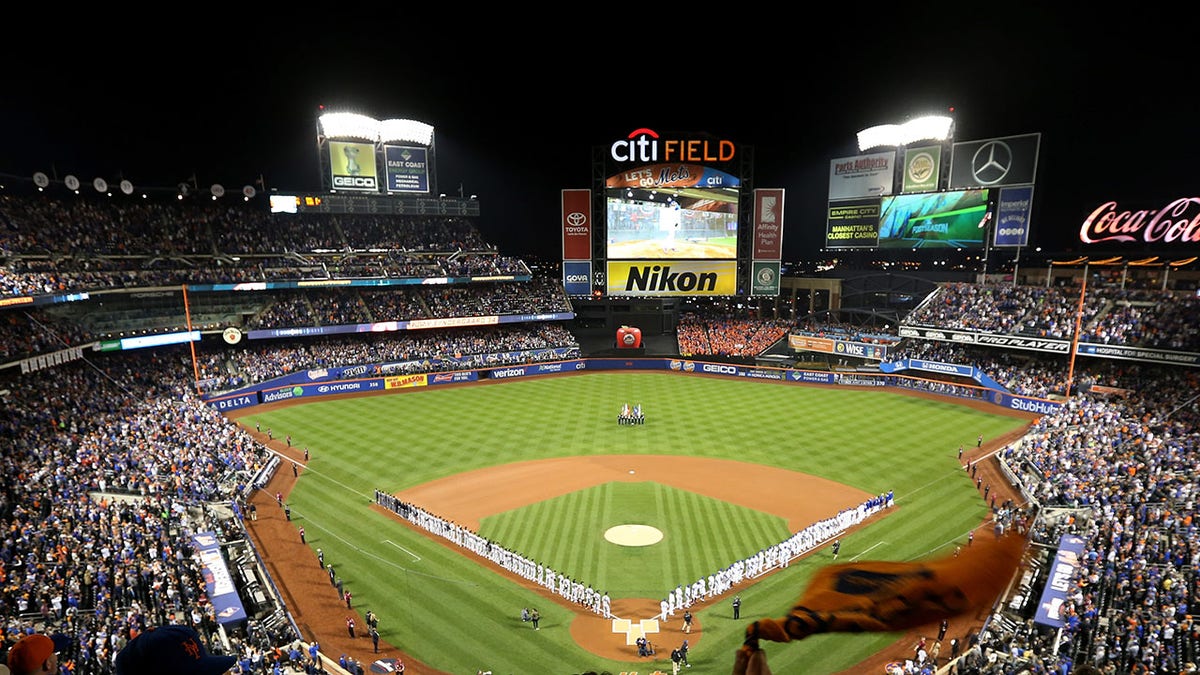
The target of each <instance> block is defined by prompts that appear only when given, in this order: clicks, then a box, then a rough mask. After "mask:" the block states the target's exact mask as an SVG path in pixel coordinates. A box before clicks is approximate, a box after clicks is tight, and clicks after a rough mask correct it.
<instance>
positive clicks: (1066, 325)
mask: <svg viewBox="0 0 1200 675" xmlns="http://www.w3.org/2000/svg"><path fill="white" fill-rule="evenodd" d="M1079 295H1080V289H1079V288H1078V287H1066V288H1060V287H1057V286H1045V287H1044V286H1014V285H1010V284H969V283H948V284H944V285H942V286H941V287H939V288H938V289H937V290H936V291H934V293H932V294H931V295H930V296H929V297H928V298H926V299H925V301H923V302H922V303H921V304H920V305H919V306H918V307H917V308H916V309H914V310H913V311H912V312H910V313H909V314H908V316H907V317H906V318H905V323H906V324H909V325H915V326H929V327H935V328H946V329H952V330H969V331H979V332H986V333H999V334H1009V335H1024V336H1030V337H1042V338H1053V339H1059V340H1067V339H1071V338H1072V337H1074V335H1075V332H1076V330H1075V326H1076V324H1077V323H1078V324H1079V340H1080V341H1081V342H1092V343H1098V344H1119V345H1124V346H1129V347H1146V348H1153V349H1169V350H1173V351H1187V352H1196V351H1200V322H1197V321H1196V320H1195V318H1196V317H1197V316H1200V297H1198V296H1197V295H1196V294H1195V293H1194V292H1185V291H1162V290H1159V291H1154V290H1141V289H1122V288H1120V287H1112V286H1103V285H1098V286H1094V287H1093V286H1089V287H1088V288H1087V290H1086V292H1085V293H1084V297H1083V304H1082V307H1081V306H1080V303H1079Z"/></svg>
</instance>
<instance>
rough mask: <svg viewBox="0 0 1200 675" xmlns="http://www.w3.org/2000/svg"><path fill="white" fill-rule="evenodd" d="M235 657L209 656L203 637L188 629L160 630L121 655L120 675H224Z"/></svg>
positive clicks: (139, 639) (143, 636)
mask: <svg viewBox="0 0 1200 675" xmlns="http://www.w3.org/2000/svg"><path fill="white" fill-rule="evenodd" d="M235 663H237V657H234V656H209V655H208V650H207V649H205V648H204V643H203V642H202V641H201V640H200V635H199V634H197V633H196V631H194V630H192V629H191V628H189V627H187V626H174V625H168V626H159V627H157V628H151V629H149V630H147V631H146V632H144V633H142V634H140V635H138V636H137V637H135V638H133V639H132V640H130V641H129V644H127V645H125V648H124V649H122V650H121V651H120V652H118V653H117V659H116V666H117V675H158V674H159V673H175V674H177V675H221V674H222V673H224V672H225V671H227V670H229V669H230V668H232V667H233V665H234V664H235Z"/></svg>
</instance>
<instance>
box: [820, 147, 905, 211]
mask: <svg viewBox="0 0 1200 675" xmlns="http://www.w3.org/2000/svg"><path fill="white" fill-rule="evenodd" d="M895 174H896V151H895V150H889V151H887V152H876V153H873V154H870V155H858V156H857V157H841V158H839V159H835V160H831V161H830V162H829V201H835V200H838V199H858V198H861V197H882V196H884V195H890V194H892V184H893V183H894V182H895Z"/></svg>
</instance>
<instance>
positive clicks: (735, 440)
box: [243, 372, 1024, 675]
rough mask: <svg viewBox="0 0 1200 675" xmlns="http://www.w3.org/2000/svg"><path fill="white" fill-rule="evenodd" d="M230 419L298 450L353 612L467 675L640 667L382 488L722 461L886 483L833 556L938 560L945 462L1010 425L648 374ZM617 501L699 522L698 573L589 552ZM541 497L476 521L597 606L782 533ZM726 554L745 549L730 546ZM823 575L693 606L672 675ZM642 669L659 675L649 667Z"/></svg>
mask: <svg viewBox="0 0 1200 675" xmlns="http://www.w3.org/2000/svg"><path fill="white" fill-rule="evenodd" d="M626 402H628V403H639V402H640V403H641V404H642V406H643V408H644V410H645V411H646V416H647V423H646V425H645V426H643V427H639V428H637V429H636V430H631V429H629V428H626V427H621V426H618V425H617V424H616V423H615V421H614V419H615V416H616V412H617V409H618V408H619V407H620V405H621V404H622V403H626ZM243 421H244V422H246V423H247V424H250V425H253V424H254V423H255V422H256V421H257V422H260V423H261V424H262V426H263V427H264V428H267V427H271V428H272V429H273V430H274V433H275V436H276V437H277V438H278V437H281V436H283V435H284V434H290V435H291V436H292V442H293V445H297V446H306V447H308V448H309V450H310V452H311V460H310V463H309V468H308V470H307V471H305V472H304V474H303V475H302V476H301V479H300V481H299V482H298V484H297V485H296V488H295V489H294V491H293V492H292V495H291V498H290V501H291V506H292V513H293V519H302V521H303V524H304V526H305V528H306V530H307V533H308V542H309V544H310V546H312V547H313V548H314V549H315V548H316V547H321V548H323V549H324V551H325V556H326V560H327V561H328V562H331V563H335V564H336V565H337V569H338V572H339V574H340V575H341V576H342V577H343V579H345V582H346V585H347V587H348V588H352V589H353V590H354V597H355V601H356V605H358V607H359V608H360V611H365V610H366V609H372V610H374V611H375V613H376V614H378V615H379V617H380V620H381V623H380V633H381V635H382V637H383V638H384V639H385V640H386V641H388V642H390V643H391V644H394V645H396V646H398V647H400V648H401V649H403V650H404V651H406V652H408V653H410V654H412V655H413V656H414V657H415V658H418V659H420V660H421V661H424V662H425V663H428V664H429V665H431V666H433V667H435V668H438V669H440V670H444V671H447V672H451V673H474V672H476V670H477V669H479V668H484V669H491V670H493V672H495V673H496V674H497V675H500V674H510V673H511V674H518V673H520V674H536V675H540V674H546V675H557V674H560V673H562V674H566V673H581V672H584V671H588V670H596V671H598V672H602V671H604V670H609V671H612V672H613V673H620V672H622V671H634V670H636V671H639V672H642V673H648V672H652V671H653V668H650V667H647V666H648V665H649V664H648V663H646V662H642V663H640V664H631V663H625V662H616V661H608V660H605V659H602V658H599V657H596V656H595V655H593V654H591V653H590V652H587V651H585V650H583V649H581V648H580V647H578V646H577V645H575V643H574V641H573V640H572V639H571V637H570V635H569V632H568V630H567V629H568V626H569V623H570V620H571V616H572V612H571V610H569V609H567V608H565V607H561V606H558V605H557V604H555V603H552V602H547V601H546V599H545V598H543V597H541V596H539V595H538V594H537V593H536V592H533V591H529V590H526V589H525V588H523V587H521V586H520V585H519V584H517V583H514V582H512V581H510V580H508V579H507V578H506V577H504V576H503V575H500V574H497V573H495V572H493V571H492V570H491V569H489V568H486V567H482V566H480V565H478V564H476V563H474V562H471V561H469V560H467V559H466V558H463V557H462V556H460V555H459V554H458V553H457V552H456V551H455V550H453V549H451V548H448V547H446V546H443V545H441V544H438V543H436V542H433V541H431V540H430V539H428V538H427V537H425V536H422V535H420V534H417V533H415V532H414V531H412V530H411V529H410V528H408V527H405V526H404V525H402V524H399V523H397V522H395V520H394V519H392V518H390V517H388V516H386V515H382V514H378V513H375V512H374V511H372V510H371V509H370V508H369V506H370V504H371V503H372V501H373V495H374V491H375V489H377V488H378V489H382V490H385V491H388V492H397V491H400V490H403V489H405V488H408V487H412V486H415V485H420V484H422V483H425V482H428V481H430V480H433V479H436V478H442V477H445V476H450V475H454V474H456V473H459V472H462V471H464V470H467V469H477V468H481V467H486V466H494V465H501V464H506V463H509V462H517V461H526V460H532V459H544V458H550V457H568V456H576V455H604V454H616V453H619V454H655V455H660V454H681V455H693V456H699V457H714V458H730V459H737V460H739V461H744V462H756V463H761V464H766V465H771V466H778V467H782V468H786V469H789V470H792V471H800V472H805V473H810V474H814V475H818V476H822V477H825V478H829V479H832V480H836V481H839V482H842V483H845V484H848V485H850V486H853V487H856V488H859V489H861V490H863V491H865V492H868V493H871V494H879V493H882V492H886V491H888V490H894V492H895V496H896V501H897V503H898V504H900V505H902V506H903V507H904V508H901V509H898V510H897V511H896V512H895V513H893V514H890V515H889V516H888V517H886V518H884V519H882V520H881V521H879V522H878V523H876V524H873V525H870V526H868V527H866V528H864V529H862V530H860V531H857V532H855V533H854V534H853V535H851V536H848V537H844V538H843V540H842V543H843V547H842V556H841V560H851V559H854V558H855V557H856V556H859V555H861V556H863V557H865V558H870V559H887V560H912V559H916V558H922V557H926V556H929V555H933V554H938V553H944V552H946V551H947V550H948V549H949V548H952V547H953V543H954V542H955V541H956V540H958V541H963V540H964V539H965V535H966V533H967V532H968V531H969V530H970V529H972V528H973V527H974V526H975V525H977V524H978V523H979V522H980V521H981V520H982V519H983V518H984V517H985V515H986V513H987V506H986V505H985V504H984V502H983V500H982V499H980V496H979V494H978V492H977V491H976V490H975V489H974V485H973V483H971V482H970V480H969V479H968V478H967V476H966V475H965V474H964V472H963V471H962V469H961V467H960V466H959V464H958V462H957V451H958V447H959V446H960V445H968V446H971V447H973V444H974V442H975V437H976V436H977V435H979V434H982V435H983V436H984V438H992V437H995V436H999V435H1001V434H1004V433H1007V432H1010V431H1013V430H1014V429H1017V428H1019V427H1020V426H1022V424H1024V422H1023V421H1022V420H1019V419H1016V418H1013V417H1008V416H1002V415H993V414H989V413H985V412H981V411H978V410H975V409H972V408H968V407H964V406H959V405H955V404H954V403H953V402H952V401H950V400H946V401H934V400H929V399H925V398H919V397H912V396H904V395H900V394H896V393H891V392H889V391H886V390H843V389H836V388H831V387H820V386H800V385H793V384H784V383H779V382H763V381H751V380H746V379H740V378H739V379H734V378H729V379H723V378H710V377H698V376H687V375H680V374H673V373H665V372H664V373H659V372H618V373H614V372H592V373H584V374H579V375H570V376H556V377H544V378H536V379H527V380H514V381H506V382H501V383H494V384H487V385H467V386H448V387H439V388H433V389H430V390H427V391H412V392H407V393H404V394H398V395H394V396H371V397H363V398H357V399H339V400H329V401H317V402H313V403H307V404H305V405H299V406H293V407H289V408H283V409H279V410H276V411H272V412H266V413H258V414H251V415H249V416H247V417H246V418H244V419H243ZM631 431H636V433H630V432H631ZM618 497H619V499H615V498H618ZM627 500H633V501H635V502H636V503H637V504H639V505H640V506H641V509H642V512H644V513H652V514H653V515H654V518H656V519H661V522H662V523H663V525H662V526H659V525H658V524H657V523H650V524H655V526H657V527H660V529H666V530H667V531H670V530H671V528H676V529H681V528H683V527H685V526H684V525H676V524H675V523H677V522H678V521H676V520H674V518H675V517H676V516H677V515H678V514H686V513H706V514H709V515H706V516H705V517H704V518H701V519H699V520H695V522H696V524H695V525H694V527H697V528H699V529H698V531H690V530H689V533H688V538H689V541H688V543H687V547H688V549H689V550H690V555H689V556H686V557H687V558H699V559H698V560H695V561H689V562H688V563H687V564H689V565H691V564H694V565H696V566H697V567H695V569H698V570H699V571H698V572H696V573H695V574H692V575H691V576H683V577H680V576H679V575H680V574H685V573H688V572H689V571H690V569H691V568H687V567H685V566H681V565H680V563H679V562H678V561H680V560H681V558H680V557H679V555H678V552H672V551H670V550H668V548H667V547H663V548H661V549H658V550H653V551H652V549H655V548H656V547H649V548H648V549H647V550H646V551H645V552H642V553H639V554H637V555H640V556H642V557H644V558H645V560H646V563H647V564H646V567H647V569H648V571H647V572H645V573H644V574H643V575H642V576H643V577H644V578H636V577H634V576H630V575H628V574H625V573H624V572H620V571H616V570H613V569H611V565H610V564H609V563H610V562H611V560H609V559H607V558H608V556H611V555H615V554H614V553H613V552H612V551H611V549H610V548H609V546H611V545H609V546H606V545H604V544H603V543H601V542H602V536H603V529H604V528H606V527H607V526H608V524H610V523H615V522H616V521H617V520H620V518H621V517H623V516H619V514H613V513H611V508H612V505H613V504H614V503H617V502H623V501H627ZM646 500H649V501H646ZM549 501H550V502H554V503H553V504H544V505H542V506H531V507H527V508H524V509H519V510H517V511H514V512H512V513H509V514H498V515H497V516H493V517H492V518H488V519H485V521H484V522H483V523H482V525H481V532H482V533H485V535H486V536H494V537H496V538H497V540H500V541H502V542H503V543H504V544H505V545H507V546H509V547H510V548H513V549H515V550H517V551H520V552H522V553H524V554H527V555H533V557H534V558H535V559H536V558H538V557H539V556H544V559H545V560H547V561H551V560H563V561H564V567H563V568H561V571H563V572H564V573H569V574H571V575H572V576H574V577H575V578H577V579H581V580H583V581H585V582H588V583H593V584H594V585H595V586H596V587H597V588H603V587H604V586H603V585H602V584H601V582H602V581H607V582H608V583H610V584H611V590H610V595H612V596H613V597H614V598H619V597H631V596H633V597H659V596H660V595H661V590H658V589H662V588H664V587H666V588H670V587H672V586H674V585H675V584H676V583H679V582H686V581H690V580H693V579H694V578H696V577H698V576H699V575H700V574H708V573H710V572H713V571H715V570H716V569H718V568H720V567H724V566H725V565H727V564H728V563H730V562H733V561H734V560H735V559H737V558H740V557H744V556H746V555H748V554H750V553H753V552H754V551H756V550H758V548H761V547H762V546H765V545H768V544H772V543H777V542H778V541H780V540H782V539H784V538H786V536H787V531H786V526H784V525H783V524H782V523H780V522H779V521H778V519H776V518H774V517H772V516H767V515H765V514H761V513H756V512H753V511H750V510H748V509H742V508H740V507H733V506H731V505H728V504H723V505H722V504H713V503H712V500H711V499H709V498H707V497H701V496H698V495H693V494H689V493H686V492H681V491H679V490H676V489H674V488H668V487H665V486H661V485H653V484H642V483H628V484H624V483H623V484H605V485H602V486H597V487H596V488H593V489H592V490H588V491H584V492H583V493H581V494H575V495H565V496H563V497H560V498H557V499H555V500H549ZM606 505H607V506H606ZM597 506H600V507H601V508H599V509H597ZM844 506H846V505H840V504H839V505H831V508H832V509H833V510H836V509H837V508H841V507H844ZM712 514H716V515H712ZM551 517H553V518H554V520H549V521H547V520H544V519H546V518H551ZM731 518H732V519H735V520H736V522H738V523H744V524H745V525H740V526H739V527H740V528H742V529H745V530H746V531H745V532H740V534H739V537H741V538H740V539H738V540H736V541H729V539H730V537H729V536H728V535H727V533H726V532H725V530H724V529H723V528H717V527H712V523H715V522H718V521H719V520H721V519H731ZM624 522H627V521H624ZM550 523H558V524H550ZM705 523H708V524H705ZM592 528H595V530H594V531H593V530H592ZM759 541H762V543H761V544H756V542H759ZM743 545H751V546H752V548H750V549H747V550H741V547H742V546H743ZM589 551H590V552H589ZM714 551H715V552H716V553H715V554H714V553H713V552H714ZM734 551H740V552H738V553H737V554H736V555H734V554H733V552H734ZM698 552H702V553H698ZM727 555H728V556H732V557H728V558H726V556H727ZM714 561H716V563H717V564H714ZM828 562H829V558H828V556H827V555H821V554H818V555H816V556H814V557H810V558H805V559H803V560H801V561H798V562H797V563H795V564H793V565H792V566H790V567H789V568H788V569H786V570H784V571H782V572H780V573H777V574H774V575H770V576H768V577H766V578H765V579H763V580H762V581H760V582H759V583H757V584H756V585H754V586H753V587H751V588H749V589H743V590H742V592H741V596H742V600H743V605H742V617H741V620H739V621H734V620H733V619H732V614H731V611H730V610H729V608H728V603H727V602H718V603H716V604H715V605H714V606H713V607H712V608H706V609H704V610H702V614H701V616H700V618H701V621H702V622H703V624H704V638H703V640H702V641H701V642H700V643H699V644H697V645H696V646H695V647H694V648H693V650H692V652H691V662H692V664H693V665H692V668H690V669H689V671H688V672H689V674H690V673H728V672H729V670H730V666H731V664H732V659H733V654H734V652H735V650H736V649H737V647H738V646H739V645H740V644H741V639H742V631H743V629H744V627H745V625H746V624H747V623H748V622H749V621H753V620H754V619H756V618H760V617H764V616H772V617H777V616H782V615H784V614H785V613H786V612H787V610H788V609H789V608H790V607H791V605H792V604H793V603H794V602H795V600H796V598H797V597H798V595H799V592H800V591H801V590H802V589H803V587H804V585H805V584H806V583H807V579H808V578H809V577H810V576H811V574H812V573H813V571H814V570H815V569H816V568H817V567H819V566H820V565H823V564H826V563H828ZM664 566H665V567H664ZM588 575H594V576H588ZM664 584H665V586H664ZM618 588H620V589H623V590H628V594H625V593H618V592H616V589H618ZM530 606H537V607H538V608H539V609H540V610H541V612H542V616H543V619H542V624H541V625H542V630H541V631H539V632H537V633H536V634H535V633H533V632H532V631H530V630H529V627H528V625H527V624H522V623H521V621H520V620H519V616H518V614H519V612H520V609H521V608H522V607H530ZM895 637H896V636H895V635H892V634H859V635H819V636H814V637H812V638H809V639H807V640H804V641H803V642H800V643H795V644H788V645H768V654H769V657H770V663H771V667H772V669H773V670H774V672H777V673H805V674H806V675H807V674H814V675H820V674H822V673H832V672H837V671H839V670H842V669H845V668H848V667H850V666H852V665H854V664H855V663H858V662H859V661H861V660H862V659H863V658H865V657H867V656H869V655H871V654H873V653H875V652H877V651H879V650H880V649H882V648H883V647H886V646H887V645H890V644H891V642H893V641H894V640H895ZM671 646H672V645H660V647H665V648H666V649H665V650H663V651H660V656H664V657H665V652H666V651H669V648H670V647H671ZM358 656H362V657H363V658H365V657H366V656H368V655H367V654H363V655H358ZM658 663H659V666H660V667H664V668H665V669H666V670H667V672H669V664H667V663H666V661H665V659H664V660H661V661H659V662H658Z"/></svg>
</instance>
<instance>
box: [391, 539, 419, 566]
mask: <svg viewBox="0 0 1200 675" xmlns="http://www.w3.org/2000/svg"><path fill="white" fill-rule="evenodd" d="M383 543H385V544H391V545H392V546H395V547H396V548H398V549H400V550H401V551H404V552H405V553H407V554H409V555H411V556H412V559H413V562H419V561H420V560H421V556H419V555H417V554H416V553H413V552H412V551H410V550H408V549H406V548H404V547H403V546H401V545H400V544H397V543H396V542H394V541H392V540H391V539H384V540H383Z"/></svg>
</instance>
